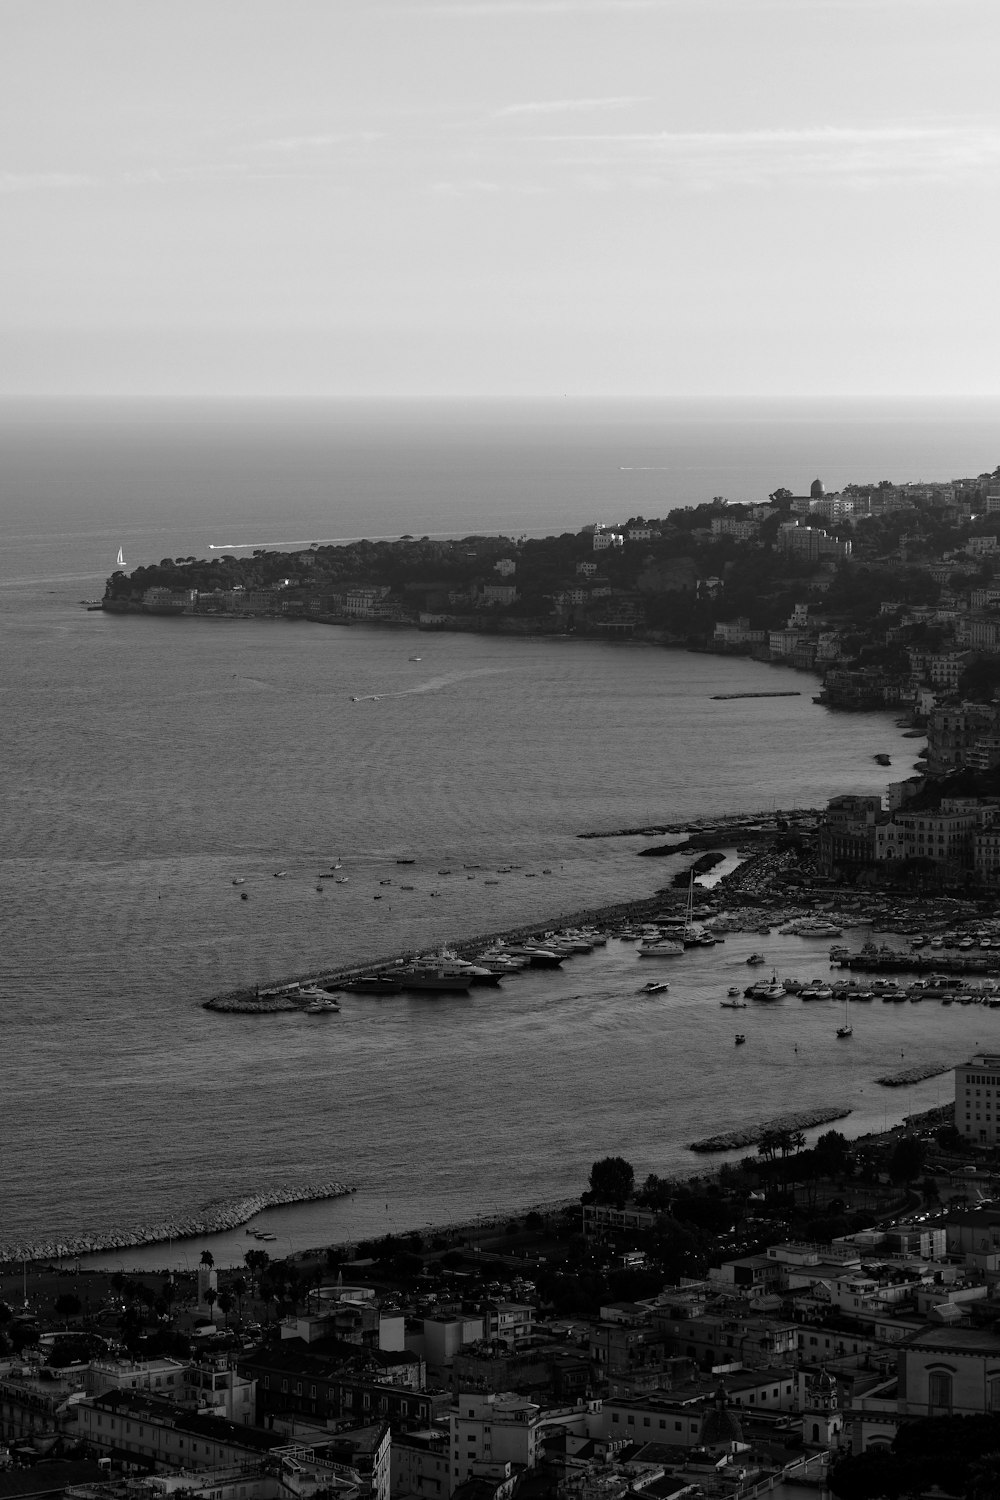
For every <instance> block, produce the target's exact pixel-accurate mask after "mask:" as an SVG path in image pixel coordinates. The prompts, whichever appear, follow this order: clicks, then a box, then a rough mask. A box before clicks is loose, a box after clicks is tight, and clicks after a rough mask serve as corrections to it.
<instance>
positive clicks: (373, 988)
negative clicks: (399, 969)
mask: <svg viewBox="0 0 1000 1500" xmlns="http://www.w3.org/2000/svg"><path fill="white" fill-rule="evenodd" d="M402 988H403V986H402V983H401V982H400V980H398V979H396V978H395V977H390V976H389V975H388V974H362V975H361V976H360V977H359V978H358V979H352V980H350V981H349V983H347V984H345V985H344V989H345V990H350V991H351V993H352V994H353V995H398V994H399V992H400V990H401V989H402Z"/></svg>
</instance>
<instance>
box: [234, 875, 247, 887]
mask: <svg viewBox="0 0 1000 1500" xmlns="http://www.w3.org/2000/svg"><path fill="white" fill-rule="evenodd" d="M233 885H246V881H245V880H244V879H243V876H242V875H237V876H235V877H234V879H233Z"/></svg>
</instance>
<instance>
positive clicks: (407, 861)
mask: <svg viewBox="0 0 1000 1500" xmlns="http://www.w3.org/2000/svg"><path fill="white" fill-rule="evenodd" d="M396 863H397V865H415V864H416V860H415V859H406V858H401V859H397V861H396Z"/></svg>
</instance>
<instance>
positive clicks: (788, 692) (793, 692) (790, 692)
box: [712, 688, 802, 703]
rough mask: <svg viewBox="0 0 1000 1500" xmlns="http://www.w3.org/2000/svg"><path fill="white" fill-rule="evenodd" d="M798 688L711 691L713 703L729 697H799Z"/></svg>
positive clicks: (800, 694) (724, 701) (800, 695)
mask: <svg viewBox="0 0 1000 1500" xmlns="http://www.w3.org/2000/svg"><path fill="white" fill-rule="evenodd" d="M801 697H802V693H801V692H800V690H799V689H798V688H792V689H788V688H786V689H785V691H784V692H783V693H713V694H712V702H713V703H726V702H728V701H729V699H730V698H801Z"/></svg>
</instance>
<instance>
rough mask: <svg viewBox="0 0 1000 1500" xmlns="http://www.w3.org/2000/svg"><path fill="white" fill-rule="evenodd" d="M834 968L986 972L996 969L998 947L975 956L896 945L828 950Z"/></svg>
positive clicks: (998, 966)
mask: <svg viewBox="0 0 1000 1500" xmlns="http://www.w3.org/2000/svg"><path fill="white" fill-rule="evenodd" d="M830 962H831V964H832V966H833V967H834V968H841V969H864V970H867V971H868V972H870V973H875V974H879V973H882V974H901V973H907V974H987V973H996V972H997V971H998V970H1000V951H998V950H997V949H995V948H987V949H986V950H984V951H980V952H977V953H976V954H975V956H971V955H968V954H966V953H942V952H941V951H940V950H939V949H936V950H935V951H934V952H933V953H929V954H924V953H913V952H903V951H901V950H900V949H898V948H878V949H874V950H867V951H866V950H865V949H862V950H861V951H860V952H859V953H854V952H848V950H847V949H846V948H844V949H833V950H831V955H830Z"/></svg>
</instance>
